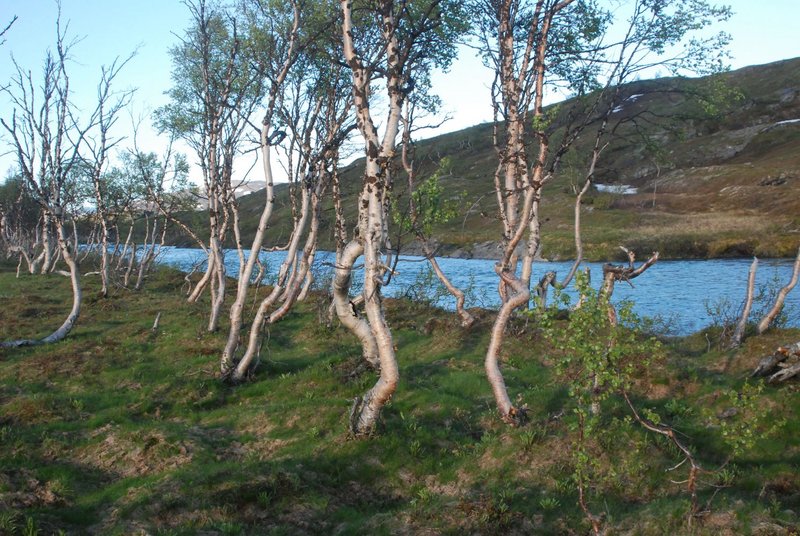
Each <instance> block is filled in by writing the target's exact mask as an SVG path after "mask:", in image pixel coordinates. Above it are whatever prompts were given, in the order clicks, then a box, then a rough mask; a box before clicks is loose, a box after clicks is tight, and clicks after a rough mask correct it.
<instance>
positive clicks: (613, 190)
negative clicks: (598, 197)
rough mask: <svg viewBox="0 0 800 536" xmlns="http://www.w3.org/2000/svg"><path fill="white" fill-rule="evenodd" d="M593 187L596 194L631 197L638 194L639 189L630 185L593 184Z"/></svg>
mask: <svg viewBox="0 0 800 536" xmlns="http://www.w3.org/2000/svg"><path fill="white" fill-rule="evenodd" d="M594 187H595V188H597V191H598V192H605V193H609V194H622V195H633V194H637V193H639V188H636V187H634V186H631V185H630V184H595V185H594Z"/></svg>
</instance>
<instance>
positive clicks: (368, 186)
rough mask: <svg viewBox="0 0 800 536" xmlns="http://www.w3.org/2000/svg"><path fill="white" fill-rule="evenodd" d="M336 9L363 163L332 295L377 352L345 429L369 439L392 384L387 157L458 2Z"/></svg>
mask: <svg viewBox="0 0 800 536" xmlns="http://www.w3.org/2000/svg"><path fill="white" fill-rule="evenodd" d="M339 5H340V8H341V12H342V42H343V47H344V59H345V62H346V64H347V66H348V67H349V69H350V71H351V74H352V93H353V102H354V106H355V111H356V124H357V127H358V130H359V133H360V134H361V137H362V139H363V142H364V156H365V159H366V162H365V170H364V180H363V185H362V188H361V192H360V194H359V197H358V222H357V231H356V232H355V233H354V238H353V239H352V240H351V241H350V242H349V243H348V244H347V245H346V246H345V247H344V249H343V251H342V255H341V256H340V257H339V258H337V266H336V272H335V275H334V281H333V292H334V303H335V304H336V312H337V314H338V316H339V318H340V319H341V320H342V323H343V324H344V325H345V326H347V327H348V328H350V329H351V330H353V331H354V333H355V334H356V336H358V337H359V339H360V340H361V342H362V345H363V347H364V350H365V353H369V352H372V351H376V352H377V356H378V359H379V362H380V377H379V379H378V381H377V383H376V384H375V385H374V386H373V387H372V388H371V389H370V390H369V391H367V393H365V394H364V395H363V396H360V397H358V398H356V400H355V402H354V405H353V408H352V410H351V417H350V429H351V432H352V433H353V434H354V435H369V434H371V433H372V432H373V431H374V429H375V426H376V424H377V421H378V418H379V416H380V413H381V410H382V408H383V407H384V405H385V404H386V403H387V402H388V401H389V399H390V398H391V397H392V395H393V394H394V392H395V390H396V388H397V382H398V379H399V369H398V365H397V359H396V356H395V350H394V343H393V340H392V334H391V331H390V329H389V326H388V325H387V323H386V319H385V317H384V314H383V306H382V296H381V286H382V285H383V277H384V274H385V273H386V270H387V266H386V264H385V263H384V262H383V261H382V259H381V252H382V251H383V250H384V249H387V246H388V245H389V244H388V243H387V240H388V226H389V193H390V191H391V188H392V179H393V177H392V159H393V158H394V157H395V156H396V154H395V151H396V144H397V137H398V134H399V126H400V121H401V117H402V109H403V104H404V102H405V100H406V98H407V97H408V95H409V94H410V93H411V92H413V91H414V87H415V84H416V82H417V79H418V78H422V77H426V76H428V75H429V73H430V70H431V69H432V68H434V67H436V66H439V67H445V66H447V65H448V64H449V63H450V61H452V59H453V57H454V54H455V43H454V38H455V37H456V35H457V34H458V32H460V31H461V30H462V29H463V22H462V19H461V18H460V16H459V14H460V12H461V6H460V4H459V3H457V2H448V1H444V0H424V1H420V2H414V3H406V2H394V1H392V0H381V1H377V2H369V1H365V2H351V1H348V0H341V1H340V2H339ZM376 78H380V79H382V82H383V83H384V84H385V94H384V98H385V99H386V102H385V113H386V115H385V117H384V118H383V119H382V120H381V121H380V124H381V128H380V129H379V127H378V126H377V124H376V123H377V120H376V113H377V110H378V105H377V103H376V99H375V98H374V96H373V95H372V89H373V88H372V84H373V82H374V81H375V80H376ZM362 254H363V255H364V285H363V300H364V309H365V312H366V319H360V318H356V319H355V320H356V321H355V322H354V321H353V320H354V318H353V317H354V316H355V315H354V311H353V309H352V307H350V305H349V303H345V301H347V302H349V300H347V295H348V293H349V288H350V281H351V277H352V269H353V265H354V263H355V261H356V259H357V258H358V257H359V256H361V255H362ZM365 327H368V328H369V331H368V332H367V330H366V329H364V328H365ZM373 342H374V346H373Z"/></svg>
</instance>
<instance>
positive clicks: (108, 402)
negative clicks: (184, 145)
mask: <svg viewBox="0 0 800 536" xmlns="http://www.w3.org/2000/svg"><path fill="white" fill-rule="evenodd" d="M85 282H86V285H87V287H86V289H85V296H86V303H85V306H84V309H83V311H82V314H81V317H80V320H79V323H78V325H77V326H76V327H75V329H74V331H73V333H71V334H70V336H69V338H68V339H67V340H65V341H64V342H62V343H59V344H57V345H54V346H43V347H36V348H28V349H20V350H15V351H13V352H11V351H6V352H5V353H3V354H0V415H1V416H2V417H0V419H2V420H1V421H0V443H1V444H2V448H0V523H2V526H0V531H5V532H8V533H11V534H15V533H19V534H22V533H23V530H27V529H26V527H28V526H32V527H34V528H35V529H36V530H38V531H39V533H41V534H49V533H55V532H57V531H58V530H63V531H64V533H66V534H131V533H139V532H146V533H154V534H155V533H158V534H167V533H179V534H267V533H274V534H333V533H341V534H389V533H407V534H422V533H425V534H428V533H430V534H452V533H471V534H495V533H497V532H498V531H502V532H504V533H508V534H532V533H542V534H553V533H585V532H586V530H587V528H588V526H587V524H586V521H585V516H584V515H583V512H582V511H581V509H580V507H579V506H578V497H577V491H576V489H575V485H574V480H573V479H572V476H571V475H573V474H574V469H575V466H574V463H575V462H574V458H573V455H572V454H571V448H572V447H571V445H572V444H573V443H572V441H573V439H574V432H573V430H574V429H573V426H574V417H573V414H572V407H571V405H570V404H571V403H570V401H569V398H568V397H567V396H566V392H565V389H566V384H565V379H564V378H563V377H561V376H559V375H558V374H557V373H556V367H555V363H556V362H557V359H558V357H557V354H556V353H554V352H553V349H552V348H551V347H550V346H549V344H548V343H547V342H546V340H545V339H544V338H543V335H542V334H541V333H540V332H539V331H538V329H536V328H535V326H534V325H533V324H531V323H526V322H520V323H519V324H517V325H515V326H514V327H513V330H512V333H511V337H510V338H509V340H508V343H507V344H506V346H505V347H504V352H503V360H504V369H505V371H506V380H507V383H508V386H509V390H510V391H511V393H512V394H513V396H517V395H519V397H520V400H521V402H524V403H526V404H527V405H528V408H529V411H530V414H529V416H530V418H531V423H530V424H529V425H528V426H527V427H525V428H521V429H511V428H508V427H507V426H506V425H504V424H502V423H500V422H499V420H498V419H497V418H496V416H495V412H494V409H493V405H492V402H491V400H492V398H491V393H490V391H489V389H488V385H487V384H486V380H485V378H484V376H483V366H482V361H483V355H484V352H485V348H486V344H487V341H488V336H487V335H488V328H489V327H490V324H491V318H492V316H491V314H489V313H481V312H480V311H479V310H476V313H478V316H479V321H478V324H477V325H476V327H475V328H474V329H473V330H471V331H463V330H462V329H461V328H460V327H459V326H458V323H457V320H456V319H455V318H454V317H453V315H451V314H449V313H443V312H442V311H440V310H436V309H430V308H426V307H420V306H415V305H413V304H411V303H409V302H407V301H403V300H387V301H386V306H387V316H388V322H389V325H390V326H391V327H392V330H393V335H394V339H395V344H396V346H397V349H398V358H399V363H400V367H401V371H400V373H401V384H400V388H399V390H398V392H397V394H396V396H395V398H394V399H393V400H392V402H391V404H390V405H389V407H388V408H387V409H386V411H385V413H384V416H383V424H382V426H381V429H380V433H379V435H378V436H377V437H375V438H372V439H369V440H359V441H355V440H350V439H348V438H347V436H346V434H345V429H346V422H347V412H348V409H349V406H350V403H351V400H352V399H353V397H354V396H356V395H358V394H361V393H363V391H364V390H365V389H366V388H367V387H368V386H369V385H371V384H372V382H373V381H374V379H375V376H374V374H372V373H369V372H364V371H363V370H361V369H362V367H360V355H361V351H360V347H359V345H358V344H357V342H356V341H355V340H354V339H353V338H352V337H351V336H350V335H349V334H348V333H346V332H345V330H343V329H341V328H340V327H332V328H328V327H326V326H324V325H320V324H319V322H318V318H319V315H318V311H319V310H322V309H324V306H325V301H324V299H323V298H322V297H321V296H318V297H314V298H312V299H310V300H309V301H308V302H307V303H303V304H300V306H299V307H298V308H297V309H296V311H295V312H293V313H291V314H290V315H289V316H288V317H287V318H286V319H285V321H283V322H281V323H279V324H277V325H275V326H273V327H272V328H271V329H270V335H269V337H268V340H267V342H266V344H265V347H264V349H263V351H262V364H261V365H260V367H259V368H258V370H257V371H256V374H255V377H254V378H253V379H252V381H250V382H248V383H246V384H244V385H240V386H237V387H231V386H228V385H225V384H222V383H221V382H220V381H218V379H217V378H216V377H215V376H216V370H217V364H218V359H219V351H220V348H222V346H223V342H224V334H223V333H216V334H208V333H205V332H204V331H203V325H204V317H205V315H206V314H207V308H208V307H207V306H208V304H206V303H199V304H192V305H190V304H187V303H186V302H185V301H184V299H183V298H182V294H181V291H180V288H181V286H182V284H183V282H184V281H183V275H182V274H179V273H177V272H174V271H169V270H159V271H158V272H157V273H155V274H153V275H152V276H151V277H150V278H149V279H148V280H147V283H146V286H145V289H144V290H143V291H142V292H138V293H134V292H128V291H125V290H121V289H116V290H114V292H113V293H112V295H111V296H110V297H109V298H106V299H100V298H98V297H97V296H98V287H97V284H96V281H95V280H93V279H92V278H91V277H87V278H85ZM0 294H2V300H3V307H2V309H1V310H0V338H2V339H7V338H10V337H12V336H14V337H17V336H26V337H32V336H37V335H41V334H42V333H45V332H47V330H48V329H49V328H50V327H52V326H53V325H57V324H58V323H59V322H60V321H61V320H62V315H63V314H64V313H65V309H66V308H67V307H66V305H65V304H66V303H68V300H69V288H68V281H67V279H66V278H63V277H60V276H45V277H41V276H23V277H20V278H19V279H15V278H14V276H13V273H12V271H11V270H10V269H9V268H5V269H3V270H2V272H0ZM158 313H161V320H160V325H159V328H158V329H157V330H155V331H153V330H152V325H153V320H154V318H155V317H156V315H157V314H158ZM711 336H713V331H712V332H705V333H700V334H696V335H693V336H691V337H687V338H682V339H679V340H676V341H673V343H671V344H670V345H669V346H666V347H665V355H664V359H663V360H661V361H660V364H659V365H658V366H657V367H655V368H653V369H652V370H650V371H648V372H647V374H646V376H643V377H642V378H641V379H640V380H639V385H638V387H637V389H636V393H637V398H638V399H639V402H640V403H641V404H643V405H644V406H646V407H648V408H651V409H652V410H654V411H656V412H658V413H659V414H661V415H663V418H664V419H665V420H666V421H668V422H670V423H672V424H674V425H676V426H678V428H679V430H680V431H681V434H682V436H683V437H685V438H686V441H687V442H689V443H690V444H691V446H692V448H693V449H695V450H696V452H697V453H698V456H699V459H700V460H701V461H702V463H703V464H704V467H708V468H713V467H717V466H719V465H721V464H722V463H724V462H725V461H726V459H727V458H728V457H729V453H728V452H726V450H725V447H724V444H723V443H722V442H721V440H720V434H719V433H718V432H719V431H720V428H718V426H719V424H718V423H719V422H721V421H720V419H721V417H720V415H723V416H724V415H729V414H730V413H731V411H730V410H731V408H730V404H731V399H730V398H729V397H728V396H727V393H729V392H735V391H736V390H738V389H741V388H742V386H743V384H744V378H745V377H746V375H747V373H748V371H749V370H752V368H753V367H754V366H755V364H756V362H757V361H758V359H759V357H760V356H761V355H763V354H765V353H768V352H770V351H771V350H772V349H773V348H774V347H775V346H777V345H778V344H781V343H785V342H789V341H794V340H797V339H800V331H797V330H789V331H776V332H771V333H768V334H767V335H766V336H763V337H753V338H750V339H748V340H747V341H746V344H745V346H744V347H743V348H742V349H741V350H740V351H738V352H722V351H720V350H717V349H715V348H711V349H710V350H709V349H708V346H707V345H708V342H707V337H711ZM796 387H797V385H796V383H792V384H789V385H785V386H781V387H772V386H769V387H766V388H765V390H764V392H763V393H762V395H761V396H762V398H761V399H760V400H759V406H758V407H759V411H762V412H764V417H765V418H766V419H767V425H765V428H764V429H761V428H759V429H758V430H754V432H755V433H756V437H760V436H761V435H762V433H763V432H765V430H766V429H767V428H769V426H768V424H769V423H773V422H777V421H779V420H781V419H783V418H784V417H789V418H788V419H786V422H785V423H784V424H783V425H782V426H781V427H780V428H778V430H777V431H775V432H774V433H773V434H772V435H770V436H766V437H763V438H761V439H760V440H758V441H757V442H756V444H755V445H754V446H753V448H752V449H749V450H747V451H746V452H741V453H739V454H737V455H735V456H733V458H732V459H731V460H730V461H729V463H728V464H727V465H726V471H727V472H726V473H724V474H723V477H720V476H719V473H713V474H711V473H709V474H708V475H707V477H706V478H704V479H703V483H702V484H701V486H700V490H699V493H700V500H701V504H706V502H708V503H709V504H708V506H709V511H708V512H707V513H706V514H704V515H703V516H701V517H698V518H696V519H695V520H694V526H695V528H696V532H695V534H714V535H719V534H741V533H747V532H750V533H759V534H779V533H780V534H783V533H791V530H793V529H792V527H796V526H797V523H798V520H797V512H800V476H798V474H797V472H796V469H795V468H796V466H797V463H798V461H800V460H798V452H800V430H799V429H798V428H799V425H798V424H797V423H796V419H792V418H790V416H791V415H794V414H796V413H797V411H798V409H800V393H799V392H798V389H797V388H796ZM623 410H624V408H622V407H617V408H615V409H611V410H610V412H609V414H608V415H607V419H609V424H610V423H611V422H613V421H614V420H615V419H618V418H623V417H624V415H625V412H624V411H623ZM759 426H762V425H759ZM603 441H610V442H611V443H612V444H617V443H618V442H620V441H621V443H619V444H618V445H617V447H616V451H617V452H619V453H623V452H624V453H625V454H624V456H622V457H619V456H616V455H614V456H612V457H611V458H608V459H606V458H603V459H602V460H598V461H602V464H601V465H602V467H603V468H604V470H603V471H602V472H601V473H600V474H599V475H598V480H597V481H596V482H595V483H594V485H593V486H594V488H593V491H592V495H591V498H592V506H593V507H594V508H595V509H596V510H597V511H600V512H604V513H605V519H606V522H607V523H608V525H609V526H610V527H612V528H613V529H614V530H615V531H616V532H619V533H636V534H663V533H664V532H669V533H671V534H682V533H687V529H686V517H685V514H686V510H687V505H688V495H687V494H686V493H685V491H684V490H683V489H682V486H679V485H675V484H673V483H671V480H681V475H679V474H677V473H675V472H670V473H665V472H664V471H665V469H668V468H669V467H671V466H673V465H674V462H675V458H674V453H672V452H671V451H670V449H669V448H668V447H667V446H666V445H665V444H663V443H661V442H660V441H659V440H658V439H657V438H655V437H652V436H651V435H649V434H645V433H642V432H641V430H636V429H631V431H630V432H629V434H628V435H625V436H624V437H618V438H614V437H610V436H609V437H607V438H605V439H604V440H603ZM634 447H635V448H634ZM681 474H682V473H681ZM714 484H717V485H721V486H723V487H721V488H719V489H717V488H715V487H714ZM9 527H11V528H9ZM765 531H766V532H765ZM781 531H784V532H781ZM29 533H31V532H26V534H29Z"/></svg>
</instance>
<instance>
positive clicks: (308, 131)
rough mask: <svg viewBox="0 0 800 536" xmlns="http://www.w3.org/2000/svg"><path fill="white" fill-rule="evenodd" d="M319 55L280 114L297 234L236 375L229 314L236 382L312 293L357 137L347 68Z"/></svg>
mask: <svg viewBox="0 0 800 536" xmlns="http://www.w3.org/2000/svg"><path fill="white" fill-rule="evenodd" d="M309 30H310V32H309ZM316 34H317V31H316V30H315V27H314V26H309V27H307V28H306V31H305V32H304V37H303V39H304V41H305V40H306V39H308V37H309V36H315V35H316ZM314 41H318V39H316V38H315V39H314ZM318 45H319V43H317V46H318ZM314 48H316V47H311V46H310V43H309V45H308V46H306V45H304V46H303V49H304V50H303V52H302V53H301V54H300V56H299V58H298V60H297V63H296V64H295V65H294V67H293V68H292V69H291V72H290V74H289V77H288V81H287V84H286V86H287V87H286V88H285V90H284V97H283V100H282V103H281V105H280V106H279V107H278V108H277V114H278V116H279V117H280V120H281V123H282V124H283V125H284V127H285V128H286V130H287V142H286V143H285V147H284V162H285V169H286V171H287V175H288V177H289V193H290V201H291V206H292V231H291V233H290V235H289V238H288V241H287V243H286V246H285V248H284V249H285V251H286V255H285V257H284V260H283V262H282V263H281V265H280V267H279V269H278V273H277V277H276V280H275V283H274V285H273V287H272V289H271V291H270V292H269V293H268V294H267V295H266V296H265V297H264V299H263V300H261V302H260V303H259V306H258V309H257V311H256V313H255V316H254V318H253V322H252V324H251V326H250V333H249V336H248V338H247V345H246V348H245V350H244V353H243V355H242V357H241V358H240V359H239V360H238V362H236V363H235V367H234V363H233V362H232V359H231V356H232V355H233V352H234V351H235V348H236V345H237V344H238V343H239V341H238V337H239V330H240V329H241V320H242V318H241V308H240V309H239V310H238V311H237V310H235V309H234V307H232V308H231V333H230V336H229V339H228V346H226V349H225V353H223V361H222V369H223V374H229V375H230V378H231V379H232V380H233V381H241V380H242V379H244V378H245V375H246V374H247V373H248V372H249V371H250V370H251V369H252V367H253V364H254V359H255V358H256V357H257V354H258V351H259V349H260V346H261V336H262V330H263V328H264V326H265V325H268V324H273V323H275V322H277V321H278V320H280V319H281V318H283V317H284V316H285V315H286V313H287V312H288V311H289V310H290V309H291V307H292V306H293V305H294V303H295V302H296V301H297V300H298V299H299V298H300V296H301V294H302V292H303V290H304V288H305V289H307V287H308V285H310V282H309V281H307V280H308V278H309V276H310V273H311V272H310V268H311V264H312V262H313V257H314V254H315V252H316V248H317V240H318V234H319V224H320V211H321V208H322V198H323V195H324V194H325V192H326V191H327V190H328V187H329V185H330V183H331V180H332V176H333V170H334V169H335V168H336V166H337V162H338V154H339V148H340V146H341V145H342V143H343V142H344V141H345V139H346V138H347V137H348V135H349V132H350V131H351V130H352V121H351V113H350V111H351V100H350V99H349V98H348V95H347V94H346V92H345V90H346V86H345V85H344V84H343V80H344V77H343V73H344V70H343V68H342V66H341V65H338V64H336V63H331V62H329V61H328V58H329V56H328V55H326V54H323V55H322V56H319V55H318V54H319V53H320V51H319V50H314ZM329 52H330V51H328V54H329ZM264 128H268V126H267V124H266V123H265V124H264V125H263V126H262V129H264ZM262 138H263V135H262ZM265 156H268V155H265ZM271 202H272V200H270V203H271ZM268 210H271V207H269V206H266V207H265V212H264V213H262V218H267V221H268V216H265V214H266V211H268ZM265 230H266V229H263V230H262V228H261V226H259V231H258V233H257V235H256V237H255V239H254V241H253V247H252V248H251V253H250V257H249V258H248V264H247V266H245V270H244V272H243V275H242V276H241V277H240V281H239V288H238V292H237V302H236V303H235V304H234V306H236V304H237V303H239V301H240V300H241V302H242V305H243V303H244V298H245V296H246V292H247V287H248V285H249V283H250V276H251V274H252V268H253V259H254V255H257V254H258V251H259V250H260V248H261V243H262V241H263V239H264V231H265Z"/></svg>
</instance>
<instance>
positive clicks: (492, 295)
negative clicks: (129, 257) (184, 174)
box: [159, 247, 800, 335]
mask: <svg viewBox="0 0 800 536" xmlns="http://www.w3.org/2000/svg"><path fill="white" fill-rule="evenodd" d="M284 256H285V253H283V252H273V253H262V260H263V261H265V262H266V263H267V267H268V275H267V276H266V277H265V280H266V282H267V283H268V282H269V281H270V278H274V276H275V273H276V271H277V269H278V267H279V265H280V262H281V261H282V260H283V258H284ZM203 259H204V255H203V252H202V250H199V249H194V248H176V247H165V248H163V250H162V251H161V252H160V255H159V262H160V263H162V264H166V265H169V266H173V267H175V268H178V269H180V270H183V271H188V270H191V269H192V267H193V266H195V265H198V264H201V263H202V262H203ZM333 260H334V255H333V254H332V253H329V252H319V253H318V254H317V258H316V262H315V267H314V272H315V274H316V281H317V285H326V284H328V283H329V281H330V273H331V270H332V263H333ZM438 260H439V264H440V266H441V267H442V270H443V271H444V272H445V273H446V274H447V275H448V277H450V278H451V280H452V281H453V283H454V284H456V285H457V286H459V287H460V288H462V290H463V289H466V293H467V304H466V305H467V307H487V308H493V307H497V306H498V304H499V298H498V296H497V280H498V278H497V275H496V274H495V272H494V263H495V261H493V260H485V259H451V258H439V259H438ZM423 261H424V259H422V258H421V257H412V256H401V258H400V262H399V263H398V265H397V273H396V275H395V276H394V278H393V280H392V282H391V284H390V285H388V286H387V287H385V289H384V293H385V295H387V296H401V295H408V296H412V297H417V298H418V299H426V300H431V301H434V302H436V304H437V305H440V306H442V307H445V308H449V309H454V308H455V301H454V300H453V299H452V298H451V297H450V296H449V295H446V293H442V292H440V289H439V285H438V284H437V283H438V282H437V281H436V280H433V279H431V278H430V277H429V274H428V273H427V272H428V264H427V263H426V262H423ZM751 262H752V261H751V260H750V259H713V260H672V261H659V262H658V263H656V264H655V265H654V266H652V267H651V268H650V269H649V270H647V271H646V272H645V273H644V274H642V275H641V276H639V277H638V278H637V279H634V280H633V281H632V282H631V283H632V285H631V284H627V283H617V285H616V288H615V291H614V301H616V302H619V301H620V300H631V301H632V302H633V303H634V307H633V309H634V311H635V312H636V313H637V314H638V315H640V316H646V317H650V318H656V319H658V321H659V325H661V326H662V327H664V328H667V329H668V330H669V331H670V333H671V334H674V335H685V334H688V333H692V332H694V331H697V330H699V329H702V328H703V327H705V326H708V325H709V324H711V323H712V321H713V318H712V315H711V314H709V309H714V308H717V309H722V310H723V311H728V312H729V313H730V314H736V311H737V310H738V309H739V308H740V307H741V304H742V302H743V301H744V296H745V290H746V285H747V275H748V270H749V267H750V263H751ZM792 262H793V261H792V260H790V259H761V260H760V261H759V267H758V272H757V276H756V294H759V291H764V290H767V289H770V288H771V289H774V290H777V289H778V288H780V287H782V286H783V285H785V284H786V283H787V282H788V281H789V278H790V276H791V272H792ZM225 264H226V266H227V269H228V275H229V276H231V277H236V276H237V275H238V268H239V263H238V257H237V255H236V251H235V250H228V251H227V252H226V263H225ZM570 266H571V263H570V262H537V263H535V264H534V278H533V280H534V281H538V280H539V278H540V277H541V276H542V275H543V274H544V273H545V272H547V271H551V270H552V271H555V272H556V273H557V274H558V275H559V276H560V277H563V276H564V275H565V274H566V273H567V272H568V270H569V268H570ZM584 266H588V267H589V268H590V269H591V274H592V280H593V285H594V286H595V287H597V285H598V284H599V282H600V280H601V279H602V263H594V262H590V263H584ZM198 269H202V266H201V267H200V268H198ZM356 280H358V277H356ZM356 284H358V283H356ZM798 287H799V288H795V290H793V291H792V292H791V293H790V294H789V296H788V298H787V300H786V307H785V309H784V311H785V312H786V315H787V317H788V325H791V326H795V327H798V326H800V285H798ZM551 295H552V293H551ZM768 305H771V302H770V303H769V304H766V301H765V300H761V302H760V303H759V302H758V301H757V303H756V304H755V305H754V307H753V315H752V316H751V320H757V319H758V318H760V317H759V316H758V315H759V313H760V312H761V311H763V309H764V307H767V306H768Z"/></svg>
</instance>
